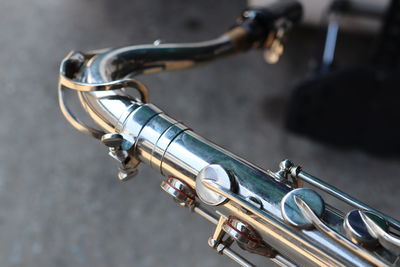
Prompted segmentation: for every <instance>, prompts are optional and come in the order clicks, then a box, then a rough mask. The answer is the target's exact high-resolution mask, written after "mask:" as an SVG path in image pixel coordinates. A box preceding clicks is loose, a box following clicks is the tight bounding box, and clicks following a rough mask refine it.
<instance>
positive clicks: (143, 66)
mask: <svg viewBox="0 0 400 267" xmlns="http://www.w3.org/2000/svg"><path fill="white" fill-rule="evenodd" d="M278 6H279V5H278ZM283 7H285V8H283V9H277V10H279V12H278V13H277V14H278V15H277V16H272V15H273V13H271V12H269V13H268V12H266V13H265V12H264V13H262V14H261V15H262V16H259V17H257V16H256V11H253V13H251V12H248V14H247V15H246V16H248V18H258V19H255V20H251V21H250V23H254V22H257V21H258V20H259V19H261V20H266V25H267V28H265V27H264V28H256V30H254V29H252V30H253V32H252V31H249V33H251V34H249V36H250V37H251V38H250V40H244V39H243V37H248V36H247V34H248V33H247V32H246V30H245V29H249V28H251V27H253V26H254V25H253V24H246V25H245V26H244V27H242V28H239V27H238V28H234V29H233V30H232V31H231V32H229V34H226V35H223V36H222V37H220V38H217V39H215V40H212V41H208V42H202V43H194V44H183V45H182V44H179V45H177V44H161V45H159V44H156V45H145V46H130V47H121V48H116V49H110V50H105V51H102V52H101V53H99V54H91V55H83V54H75V56H74V57H73V58H72V59H71V58H70V61H68V60H67V61H64V63H65V64H66V66H64V67H68V66H69V67H70V68H71V69H70V70H68V69H63V68H62V69H63V70H62V72H61V73H62V77H63V79H64V81H66V83H67V84H62V86H66V87H68V86H70V87H71V88H70V89H75V90H78V91H79V90H81V89H82V88H83V89H84V90H83V91H84V92H79V93H78V95H79V99H80V101H81V103H82V106H83V107H84V108H85V109H86V111H87V112H88V114H89V115H90V116H91V117H92V119H93V120H94V121H95V123H97V124H98V125H99V126H100V127H101V128H102V129H103V130H104V131H105V132H112V133H113V134H111V135H105V136H106V137H107V136H112V140H108V142H105V144H107V145H108V146H109V147H110V153H111V155H112V156H113V157H114V158H116V159H117V160H118V161H119V163H120V164H121V165H122V166H123V167H124V168H126V167H128V168H127V169H128V170H132V169H135V168H136V165H137V163H138V162H139V161H140V162H142V163H144V164H147V165H149V166H150V167H151V168H153V169H154V170H156V171H157V172H158V173H160V174H161V175H164V176H171V177H176V178H177V179H178V180H179V181H182V183H181V185H183V184H185V186H187V187H189V189H190V190H192V191H193V192H195V190H196V179H197V177H198V175H199V173H201V171H202V170H204V169H205V168H206V167H207V166H210V165H215V164H217V165H220V166H221V168H222V169H224V170H227V173H228V172H229V175H228V174H227V176H228V179H231V178H232V181H230V183H232V184H231V188H228V189H227V188H219V187H215V188H216V189H217V191H218V193H219V194H220V196H225V197H226V198H227V201H225V202H224V201H222V202H221V203H218V204H220V205H219V206H218V205H216V206H212V204H210V203H208V204H210V205H211V206H210V210H213V211H214V212H215V213H216V214H222V215H221V217H220V220H217V219H216V218H215V217H214V215H213V214H212V212H208V211H205V210H202V209H200V208H198V207H194V208H193V209H194V210H193V211H194V212H195V213H197V214H199V215H201V216H202V217H205V218H206V219H207V220H209V221H210V222H212V223H214V224H216V223H217V222H218V225H219V224H221V225H220V226H221V227H220V228H218V227H217V229H222V223H224V221H223V220H222V219H223V218H228V217H229V218H230V217H231V216H233V217H234V218H237V219H238V220H241V221H240V222H245V223H242V226H243V227H244V226H245V225H248V226H250V228H252V229H253V228H254V229H253V230H254V233H257V238H258V236H259V238H260V240H259V239H254V238H252V237H251V236H249V235H246V233H244V232H241V231H240V230H238V229H236V228H234V227H233V226H232V228H231V230H232V231H236V232H235V233H236V234H235V235H234V236H236V237H237V236H238V235H239V236H241V237H242V238H244V239H245V240H246V238H247V240H250V241H252V242H253V243H254V242H255V243H256V244H261V243H262V244H263V246H262V248H263V249H265V250H264V251H263V252H260V253H258V254H261V255H264V256H267V257H273V256H275V255H277V256H276V257H275V258H273V261H275V262H276V263H278V264H281V265H285V264H286V263H291V262H290V261H292V262H294V263H296V264H299V265H306V266H374V265H375V266H376V265H377V266H384V265H388V264H391V263H392V262H393V257H392V255H391V254H390V253H388V251H385V250H380V249H379V248H371V249H361V248H360V250H358V249H357V245H355V244H353V243H351V245H349V242H351V241H350V240H348V239H346V238H345V237H344V236H342V232H341V227H342V225H343V220H344V218H343V216H342V215H340V214H338V213H337V212H336V211H335V210H333V209H331V208H330V206H329V204H327V205H325V206H324V207H325V210H324V211H323V213H322V212H321V213H320V216H321V217H323V218H319V217H318V216H316V215H315V216H316V217H317V219H318V223H320V225H322V226H321V227H316V228H315V227H314V228H310V229H308V228H299V227H298V226H294V225H293V224H290V222H288V219H287V218H288V217H284V216H283V211H282V203H283V204H284V202H283V201H284V198H285V197H286V196H288V195H289V194H290V193H293V191H295V190H293V189H294V188H293V185H291V184H289V183H286V182H285V181H284V180H281V179H277V177H275V176H274V175H273V174H271V172H268V171H265V170H263V169H261V168H259V167H257V166H255V165H253V164H251V163H249V162H247V161H246V160H244V159H242V158H240V157H238V156H236V155H234V154H233V153H231V152H229V151H227V150H225V149H223V148H221V147H219V146H218V145H216V144H214V143H212V142H211V141H209V140H207V139H205V138H203V137H201V136H199V135H198V134H196V133H195V132H193V131H191V130H190V129H189V128H188V127H187V126H185V125H184V124H182V123H179V122H178V121H176V120H174V119H173V118H171V117H169V116H167V115H166V114H164V113H163V112H162V111H161V110H160V109H158V108H157V107H156V106H154V105H152V104H148V103H144V102H146V101H143V98H142V101H140V100H138V99H137V98H135V97H132V96H130V95H129V94H128V93H127V92H126V91H125V90H124V89H126V88H125V87H126V86H125V85H126V84H125V83H124V86H122V87H118V88H117V89H119V90H117V91H104V90H107V88H108V87H110V88H111V87H112V86H108V87H107V86H104V84H106V83H109V82H113V81H115V80H121V79H131V78H132V77H133V76H135V75H137V74H143V73H153V72H157V71H165V70H172V69H180V68H187V67H191V66H194V65H197V64H200V63H203V62H206V61H210V60H213V59H216V58H219V57H223V56H227V55H230V54H234V53H236V52H238V51H240V50H242V51H243V50H245V49H247V48H248V47H250V46H254V45H259V42H260V41H264V40H265V38H266V37H267V35H269V34H270V33H271V32H270V30H271V27H272V28H273V27H274V26H271V25H275V24H274V23H275V22H276V21H277V20H280V19H281V17H282V16H284V15H285V13H286V11H285V10H287V7H290V8H289V9H288V10H292V11H293V10H294V11H296V12H295V13H293V14H295V16H294V17H293V18H292V20H296V19H295V18H297V17H298V16H297V15H296V14H297V13H298V12H297V11H298V4H295V5H284V6H283ZM293 8H294V9H293ZM272 10H273V9H272ZM270 11H271V10H270ZM290 13H291V12H290ZM259 15H260V14H259ZM264 22H265V21H264ZM257 23H258V22H257ZM246 27H247V28H246ZM260 30H261V31H260ZM275 30H276V29H275ZM260 32H262V33H263V34H264V35H266V36H261V37H260V36H258V34H259V33H260ZM254 34H257V36H256V37H257V38H258V39H257V38H256V39H254V38H253V37H254ZM332 36H333V35H332ZM243 41H245V42H243ZM74 79H77V80H79V82H78V83H77V84H74V81H73V80H74ZM75 85H76V88H73V87H74V86H75ZM96 85H97V86H99V88H100V87H101V90H103V91H95V89H96V88H97V87H96ZM62 86H60V89H59V90H60V91H61V89H62V88H61V87H62ZM110 88H108V89H110ZM85 89H88V90H85ZM89 89H90V90H89ZM92 89H94V90H92ZM62 104H64V103H62ZM64 111H65V112H67V111H66V109H64ZM67 113H68V112H67ZM67 115H69V114H67ZM66 117H67V119H69V120H73V119H74V118H73V116H66ZM72 123H73V124H75V125H77V126H78V127H77V128H78V129H80V128H83V129H85V128H84V127H83V126H81V125H80V124H79V122H78V121H76V120H75V121H73V122H72ZM88 132H91V131H90V129H88ZM91 133H92V135H93V136H96V137H98V136H99V135H101V134H102V132H101V131H95V132H91ZM115 133H116V134H115ZM103 137H104V135H103ZM102 140H103V139H102ZM105 140H107V139H105ZM114 145H115V146H114ZM117 152H121V153H117ZM122 152H123V153H122ZM121 155H122V156H121ZM125 170H126V169H125ZM125 174H126V175H125V176H124V175H123V176H121V177H123V178H124V177H127V175H128V174H127V173H125ZM298 176H299V178H300V179H303V180H305V181H307V182H309V183H310V184H312V185H315V186H319V188H321V189H323V190H324V191H327V192H328V193H330V194H333V195H334V196H336V197H338V198H339V199H342V200H344V201H346V202H347V203H350V204H353V205H354V206H355V207H358V208H362V209H366V210H370V211H371V210H372V211H374V212H377V211H375V210H373V209H371V208H370V207H368V206H366V205H365V204H363V203H361V202H358V201H356V200H354V199H353V198H351V197H350V196H348V195H346V194H344V193H343V192H340V191H338V190H337V189H335V188H333V187H330V186H329V185H327V184H326V183H324V182H322V181H320V180H318V179H316V178H315V177H312V176H310V175H308V174H306V173H304V172H300V173H299V175H298ZM229 177H230V178H229ZM206 178H207V177H206ZM198 181H200V180H198ZM177 190H178V191H179V189H177ZM190 190H189V191H190ZM181 193H182V194H185V192H183V191H181ZM197 196H198V197H199V193H198V192H197ZM191 201H193V202H194V201H198V199H195V193H193V195H192V197H191ZM203 202H205V203H206V201H203ZM321 202H323V201H322V200H321ZM306 204H307V203H306ZM307 205H308V204H307ZM291 208H292V207H291ZM310 209H311V208H310ZM377 213H378V214H381V213H379V212H377ZM286 214H287V213H285V215H286ZM309 214H310V216H312V215H313V211H312V209H311V211H310V212H309ZM385 218H388V217H387V216H385ZM317 219H315V220H314V222H316V221H317ZM227 220H229V219H227ZM388 220H389V222H390V223H391V224H392V225H394V226H397V227H398V226H399V225H400V224H399V223H398V222H396V221H395V220H393V219H390V218H389V219H388ZM225 226H226V225H225ZM314 226H316V225H315V224H314ZM224 229H225V231H227V230H226V228H224ZM321 229H327V230H326V231H321ZM328 230H329V231H328ZM216 233H217V230H216V231H215V233H214V235H215V236H216V235H217V234H216ZM252 233H253V232H252ZM327 233H329V234H327ZM330 233H334V234H330ZM232 236H233V235H232V233H231V237H232ZM215 240H217V239H215ZM232 240H233V239H232ZM241 240H243V239H240V240H238V239H236V241H238V242H239V241H241ZM258 241H260V242H259V243H257V242H258ZM216 242H218V241H216ZM264 243H265V244H264ZM344 243H345V244H346V245H343V244H344ZM392 243H393V242H392ZM215 244H216V245H221V243H219V244H218V243H215ZM239 244H240V243H239ZM242 245H243V244H242ZM213 247H214V246H213ZM214 248H215V247H214ZM245 249H246V247H245ZM251 249H253V248H250V247H248V248H247V250H248V251H250V252H254V253H257V251H256V250H255V249H254V250H251ZM220 251H221V252H222V253H224V254H226V255H227V256H229V257H230V258H232V259H233V260H235V261H237V262H239V263H240V264H243V265H245V266H249V265H250V263H248V262H247V260H245V259H243V258H242V257H241V256H240V255H238V254H236V253H234V252H233V251H231V250H230V249H229V248H228V247H227V248H224V249H222V250H220ZM270 252H271V253H270ZM262 253H264V254H262ZM268 253H270V254H268ZM276 253H278V254H276ZM286 259H289V260H290V261H289V260H286ZM288 265H290V264H288Z"/></svg>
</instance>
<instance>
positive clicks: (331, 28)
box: [322, 20, 339, 69]
mask: <svg viewBox="0 0 400 267" xmlns="http://www.w3.org/2000/svg"><path fill="white" fill-rule="evenodd" d="M338 32H339V24H338V23H337V22H336V20H332V21H330V22H329V25H328V30H327V33H326V40H325V47H324V54H323V58H322V62H323V65H324V68H325V69H328V68H329V67H331V65H332V63H333V59H334V57H335V49H336V40H337V36H338Z"/></svg>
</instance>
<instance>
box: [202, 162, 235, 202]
mask: <svg viewBox="0 0 400 267" xmlns="http://www.w3.org/2000/svg"><path fill="white" fill-rule="evenodd" d="M204 179H211V180H213V181H214V182H215V183H216V184H218V185H220V186H223V187H225V188H229V189H230V190H233V182H232V180H233V178H232V177H231V175H230V174H229V173H228V172H227V171H226V170H225V169H224V168H223V167H222V166H221V165H218V164H211V165H208V166H206V167H204V168H203V169H202V170H201V171H200V172H199V174H198V175H197V177H196V192H197V196H198V197H199V198H200V199H201V200H202V201H203V202H204V203H206V204H207V205H212V206H217V205H221V204H223V203H224V202H225V201H226V200H227V199H226V197H224V196H221V195H220V194H218V193H215V192H214V191H212V190H210V189H208V188H207V187H205V186H204V185H203V183H202V182H203V180H204Z"/></svg>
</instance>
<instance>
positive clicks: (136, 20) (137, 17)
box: [0, 0, 400, 267]
mask: <svg viewBox="0 0 400 267" xmlns="http://www.w3.org/2000/svg"><path fill="white" fill-rule="evenodd" d="M244 7H245V3H244V1H229V0H224V1H218V2H216V1H211V0H207V1H179V0H171V1H161V0H150V1H123V0H117V1H111V0H101V1H90V0H69V1H61V0H31V1H27V0H25V1H24V0H13V1H11V0H5V1H1V3H0V47H1V51H0V81H1V85H2V86H1V97H0V107H1V108H0V125H1V126H0V140H1V141H0V142H1V143H0V144H1V149H0V266H99V267H101V266H121V267H124V266H221V265H224V266H225V265H226V266H235V265H234V264H233V263H231V262H230V261H229V260H227V259H225V258H224V257H221V256H218V255H216V253H214V252H213V251H212V250H211V249H209V248H208V246H207V238H208V236H209V234H210V233H211V231H212V227H211V225H209V223H208V222H205V221H203V220H202V219H201V218H198V217H196V216H194V215H190V214H189V213H188V212H187V211H186V210H184V209H181V208H178V207H177V206H176V204H175V203H173V201H171V200H170V199H169V197H168V196H167V195H166V194H164V193H163V192H161V190H160V189H159V182H160V179H159V178H160V177H159V175H158V174H157V173H155V172H153V171H152V170H150V169H149V168H148V167H146V166H142V167H141V170H140V171H141V173H140V175H139V176H138V177H137V179H135V180H132V181H130V182H127V183H120V182H118V181H117V179H116V178H115V175H116V166H115V164H114V162H112V160H111V159H109V158H108V156H107V155H106V154H107V153H106V149H105V147H104V146H102V145H101V144H99V143H98V142H97V141H95V140H93V139H91V138H89V137H87V136H84V135H83V134H81V133H79V132H77V131H75V130H74V129H73V128H72V127H71V126H70V125H68V123H67V122H66V121H65V119H64V118H63V117H62V115H61V113H60V112H59V108H58V105H57V94H56V84H57V75H58V66H59V63H60V60H61V59H62V57H64V56H65V55H66V54H67V52H68V51H69V50H72V49H75V50H83V51H85V50H90V49H96V48H103V47H112V46H119V45H125V44H133V43H137V44H142V43H149V42H152V41H153V40H155V39H162V40H165V41H171V42H176V41H198V40H204V39H207V38H211V37H214V36H216V35H218V34H220V33H221V32H223V31H225V29H226V28H227V27H228V26H230V25H231V24H232V22H233V20H234V18H235V17H236V16H237V15H238V14H240V11H241V10H242V9H243V8H244ZM312 36H313V34H312V32H309V31H305V32H298V33H295V34H294V35H293V37H292V39H291V40H292V44H291V45H290V46H289V47H288V49H287V50H288V53H287V54H286V56H285V57H284V58H283V60H282V61H281V62H280V63H279V64H277V65H275V66H268V65H266V64H265V63H264V62H263V61H262V58H261V54H260V52H259V51H254V52H250V53H248V54H244V55H239V56H238V57H235V58H229V59H226V60H224V61H219V62H216V63H215V64H212V65H208V66H202V67H199V68H197V69H192V70H185V71H180V72H170V73H162V74H159V75H153V76H148V77H143V79H142V80H143V81H144V82H145V83H146V84H147V85H148V86H149V87H150V88H151V91H150V92H151V99H152V102H153V103H155V104H157V105H158V106H160V107H161V108H162V109H164V110H166V111H167V112H168V113H169V114H170V115H171V116H173V117H175V118H177V119H179V120H181V121H184V122H186V123H187V124H188V125H189V126H191V127H192V128H193V129H195V130H196V131H197V132H199V133H200V134H202V135H204V136H206V137H208V138H210V139H211V140H213V141H215V142H216V143H218V144H221V145H222V146H224V147H226V148H228V149H229V150H231V151H232V152H234V153H236V154H239V155H241V156H243V157H245V158H247V159H248V160H250V161H252V162H254V163H256V164H258V165H260V166H262V167H265V168H273V169H275V168H276V166H277V164H278V162H279V161H280V160H281V159H283V158H290V159H292V160H293V161H295V162H297V163H301V164H302V165H303V166H304V168H305V169H307V170H309V171H310V172H312V173H313V174H316V175H319V176H321V177H322V178H323V179H324V180H325V181H327V182H329V183H332V184H334V185H335V186H337V187H339V188H341V189H343V190H345V191H346V192H348V193H350V194H352V195H354V196H356V197H358V198H360V199H362V200H364V201H365V202H367V203H368V204H371V205H372V206H374V207H376V208H378V209H380V210H382V211H384V212H387V213H388V214H390V215H392V216H395V217H397V218H400V208H399V206H398V203H399V200H400V199H399V189H398V188H399V186H400V180H399V179H398V178H397V177H398V176H399V174H400V164H399V160H395V159H392V160H383V159H378V158H374V157H371V156H368V155H365V154H362V153H360V152H357V151H340V150H336V149H334V148H330V147H326V146H323V145H319V144H316V143H314V142H312V141H309V140H306V139H304V138H300V137H296V136H293V135H292V134H289V133H287V132H285V131H284V130H283V129H282V126H281V123H280V121H281V119H282V118H281V117H282V111H283V106H284V103H285V99H287V96H288V95H289V92H290V88H291V86H292V85H293V84H294V83H295V82H296V81H297V80H298V79H299V78H300V77H301V75H303V74H304V73H306V72H307V59H308V58H309V57H310V56H313V55H314V52H313V48H315V46H314V44H313V38H312ZM260 262H261V261H260Z"/></svg>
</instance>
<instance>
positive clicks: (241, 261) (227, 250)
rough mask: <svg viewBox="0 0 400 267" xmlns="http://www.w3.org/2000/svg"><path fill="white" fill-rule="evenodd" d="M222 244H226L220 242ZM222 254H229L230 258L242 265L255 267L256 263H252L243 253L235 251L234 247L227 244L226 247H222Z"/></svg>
mask: <svg viewBox="0 0 400 267" xmlns="http://www.w3.org/2000/svg"><path fill="white" fill-rule="evenodd" d="M220 246H224V245H223V244H220ZM222 254H224V255H225V256H227V257H228V258H230V259H231V260H233V261H234V262H236V263H237V264H239V265H240V266H244V267H255V265H254V264H252V263H251V262H249V261H248V260H246V259H245V258H243V257H242V256H241V255H239V254H237V253H236V252H235V251H233V250H232V249H230V248H228V247H226V246H224V248H223V249H222Z"/></svg>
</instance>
